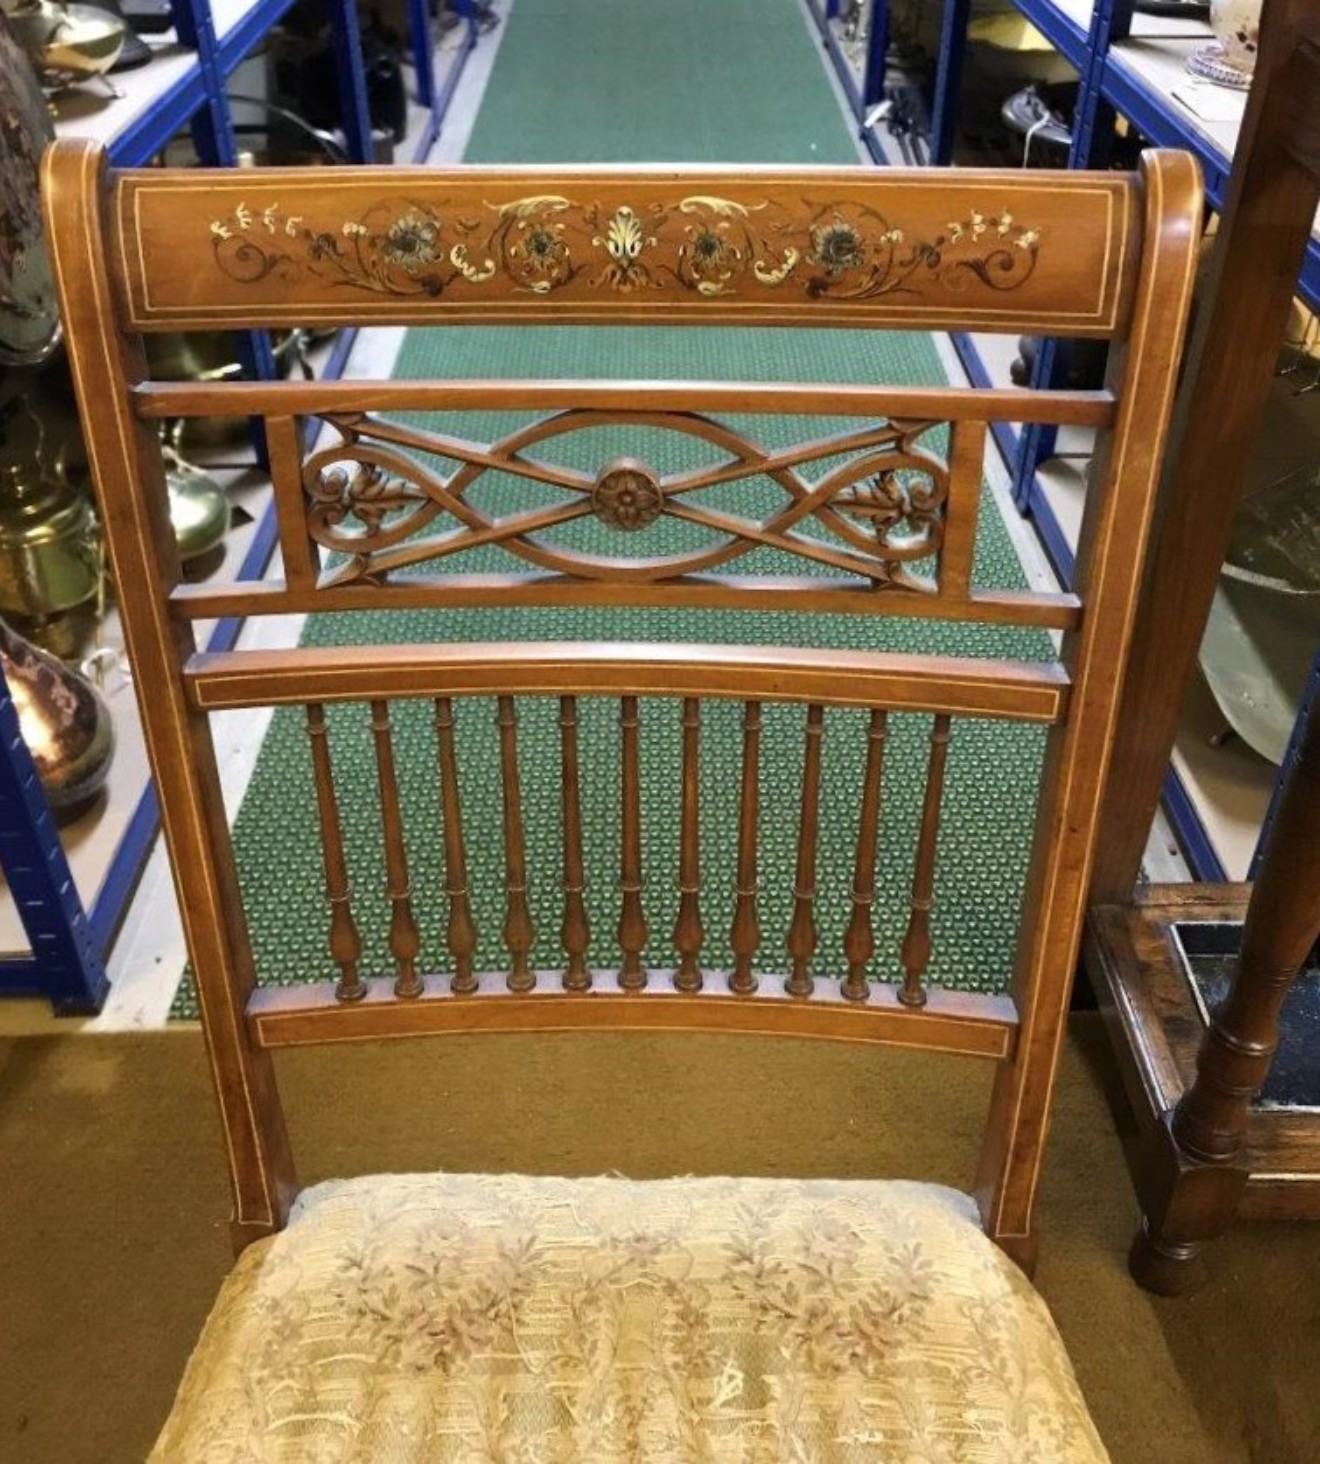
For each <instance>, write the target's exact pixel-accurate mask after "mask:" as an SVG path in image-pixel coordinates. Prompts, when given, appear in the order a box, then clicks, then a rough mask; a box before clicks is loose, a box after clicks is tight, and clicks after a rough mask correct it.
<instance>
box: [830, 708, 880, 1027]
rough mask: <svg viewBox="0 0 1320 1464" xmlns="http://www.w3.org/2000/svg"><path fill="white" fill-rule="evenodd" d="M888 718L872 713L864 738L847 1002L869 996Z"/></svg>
mask: <svg viewBox="0 0 1320 1464" xmlns="http://www.w3.org/2000/svg"><path fill="white" fill-rule="evenodd" d="M888 720H889V719H888V715H887V714H886V713H885V712H883V711H881V710H879V709H877V710H875V711H873V712H872V713H871V724H870V727H869V728H868V729H867V737H866V773H865V775H864V777H863V779H862V813H861V819H860V821H859V822H858V825H857V853H856V855H855V857H854V862H853V884H852V916H851V918H850V919H849V921H848V929H847V931H846V932H845V934H844V937H843V953H844V956H845V957H846V958H847V961H848V974H847V975H846V976H845V977H844V981H843V986H842V987H841V990H842V992H843V995H844V996H846V997H847V998H848V1000H849V1001H865V1000H866V998H867V995H868V990H869V989H868V987H867V984H866V967H867V964H868V962H869V961H870V959H871V957H872V956H873V955H874V954H875V924H874V914H873V908H874V905H875V854H876V845H877V843H878V840H879V835H880V783H881V777H882V774H883V772H884V761H885V734H886V731H887V730H888Z"/></svg>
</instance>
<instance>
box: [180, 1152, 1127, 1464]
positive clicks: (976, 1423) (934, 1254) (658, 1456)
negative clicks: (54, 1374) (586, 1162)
mask: <svg viewBox="0 0 1320 1464" xmlns="http://www.w3.org/2000/svg"><path fill="white" fill-rule="evenodd" d="M153 1458H154V1459H157V1460H163V1461H169V1464H176V1461H186V1464H192V1461H206V1464H211V1461H215V1464H220V1461H224V1464H238V1461H249V1460H252V1461H297V1464H317V1461H331V1460H335V1461H339V1460H355V1461H359V1460H361V1461H378V1460H379V1461H388V1464H395V1461H399V1464H402V1461H419V1464H420V1461H423V1460H425V1461H428V1464H430V1461H463V1464H477V1461H488V1464H495V1461H498V1464H534V1461H535V1464H580V1461H591V1464H597V1461H599V1464H608V1461H615V1460H620V1461H621V1460H639V1461H652V1460H662V1461H663V1460H711V1461H739V1464H743V1461H746V1464H753V1461H758V1464H759V1461H767V1464H768V1461H776V1464H778V1461H794V1464H808V1461H811V1464H815V1461H821V1464H823V1461H833V1460H841V1461H842V1460H847V1461H857V1460H889V1459H892V1460H896V1461H903V1464H990V1461H995V1464H1054V1461H1059V1464H1065V1461H1066V1464H1088V1461H1096V1460H1104V1459H1105V1458H1106V1455H1105V1451H1104V1449H1103V1447H1102V1445H1101V1443H1100V1441H1099V1438H1098V1436H1097V1435H1096V1432H1095V1429H1094V1427H1093V1426H1092V1424H1091V1421H1090V1419H1089V1417H1088V1415H1087V1412H1086V1408H1085V1405H1084V1403H1083V1402H1082V1398H1081V1395H1080V1393H1079V1391H1078V1388H1077V1384H1076V1381H1075V1380H1074V1378H1073V1373H1072V1369H1071V1367H1070V1365H1069V1363H1068V1359H1067V1357H1066V1356H1065V1354H1064V1351H1063V1346H1062V1344H1061V1342H1060V1340H1059V1337H1058V1335H1057V1333H1056V1332H1055V1330H1054V1326H1053V1323H1052V1322H1051V1320H1050V1317H1049V1313H1048V1312H1047V1310H1046V1308H1045V1305H1044V1303H1043V1302H1042V1301H1041V1300H1040V1298H1039V1297H1038V1296H1037V1295H1036V1294H1035V1292H1034V1291H1033V1290H1032V1289H1031V1286H1030V1285H1029V1283H1028V1282H1027V1281H1026V1279H1025V1278H1024V1277H1023V1276H1022V1275H1021V1273H1020V1272H1019V1271H1018V1270H1017V1268H1016V1267H1015V1266H1014V1265H1013V1264H1012V1263H1011V1262H1010V1261H1009V1260H1008V1259H1007V1258H1006V1257H1004V1256H1003V1255H1002V1253H1001V1252H1000V1251H999V1250H998V1249H997V1248H996V1247H995V1246H993V1245H992V1244H991V1243H990V1242H989V1241H988V1240H986V1238H985V1237H984V1236H983V1235H982V1233H981V1231H980V1229H979V1228H978V1226H977V1224H976V1222H975V1219H974V1211H973V1209H972V1206H971V1204H970V1202H969V1201H968V1200H967V1199H966V1198H965V1197H964V1196H961V1195H957V1194H955V1193H954V1192H953V1191H951V1190H945V1189H941V1188H939V1187H936V1186H931V1185H923V1184H910V1183H906V1182H901V1181H891V1182H883V1183H880V1182H834V1181H795V1180H746V1179H679V1180H666V1181H659V1182H651V1183H640V1182H632V1181H628V1180H622V1179H585V1180H584V1179H572V1180H568V1179H530V1178H518V1177H508V1176H501V1177H487V1176H453V1175H416V1176H412V1175H401V1176H388V1177H379V1178H372V1179H365V1180H349V1181H343V1182H336V1183H331V1184H324V1185H320V1186H317V1187H316V1188H313V1189H310V1190H308V1191H306V1192H305V1193H304V1195H303V1196H302V1198H301V1199H300V1201H299V1204H298V1207H297V1210H296V1213H295V1215H294V1217H293V1219H292V1220H291V1222H290V1224H289V1226H288V1228H287V1229H286V1230H285V1231H284V1232H283V1233H282V1234H280V1235H278V1236H275V1237H274V1238H272V1239H270V1240H267V1241H262V1242H259V1243H258V1244H256V1245H253V1246H251V1247H249V1249H248V1250H247V1251H246V1252H244V1254H243V1256H242V1258H241V1259H240V1260H239V1262H238V1264H237V1266H236V1268H235V1270H234V1271H233V1273H232V1274H231V1275H230V1277H229V1278H228V1280H227V1281H226V1283H225V1285H224V1288H223V1290H222V1291H221V1294H220V1298H219V1300H218V1302H217V1304H216V1307H215V1310H214V1312H213V1314H212V1316H211V1319H210V1321H209V1322H208V1323H207V1326H206V1330H205V1332H204V1333H203V1336H202V1339H201V1342H200V1344H199V1345H198V1348H197V1350H196V1352H195V1353H194V1355H193V1358H192V1360H191V1362H190V1363H189V1365H188V1369H187V1373H186V1375H185V1377H184V1380H183V1384H182V1386H181V1388H180V1391H179V1396H178V1399H177V1400H176V1403H175V1406H174V1411H173V1413H172V1414H171V1416H170V1419H169V1421H168V1423H167V1424H166V1426H165V1429H164V1432H163V1433H162V1435H161V1437H160V1439H159V1441H158V1443H157V1445H156V1450H155V1453H154V1454H153Z"/></svg>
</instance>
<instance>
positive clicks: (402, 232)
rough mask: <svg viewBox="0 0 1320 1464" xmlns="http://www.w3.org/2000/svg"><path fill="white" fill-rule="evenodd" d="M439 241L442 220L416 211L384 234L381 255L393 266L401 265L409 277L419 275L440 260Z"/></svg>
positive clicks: (397, 222) (408, 214)
mask: <svg viewBox="0 0 1320 1464" xmlns="http://www.w3.org/2000/svg"><path fill="white" fill-rule="evenodd" d="M439 237H440V223H439V220H437V219H434V218H430V217H428V216H427V215H426V214H422V213H418V212H417V210H416V209H414V210H412V211H411V212H410V213H406V214H404V215H403V216H402V217H401V218H399V219H396V220H395V221H394V223H392V224H391V225H390V227H389V228H388V229H387V230H386V231H385V239H384V242H383V243H382V245H381V253H382V254H383V255H384V256H385V258H386V259H388V260H389V261H390V263H391V264H397V265H399V266H400V267H401V268H402V269H403V270H405V271H406V272H407V273H408V274H416V273H417V271H418V270H419V269H423V268H424V267H425V266H426V265H428V264H434V263H435V261H436V260H437V259H438V258H439V257H440V251H439V249H438V248H437V240H438V239H439Z"/></svg>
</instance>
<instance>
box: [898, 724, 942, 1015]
mask: <svg viewBox="0 0 1320 1464" xmlns="http://www.w3.org/2000/svg"><path fill="white" fill-rule="evenodd" d="M950 728H951V722H950V719H949V718H948V717H945V716H940V717H936V718H935V722H934V725H933V726H932V727H931V731H930V760H929V762H928V763H927V765H926V794H925V797H924V799H923V800H922V805H921V833H920V834H919V835H918V838H917V858H916V864H915V866H914V868H913V871H912V903H911V915H910V916H909V918H908V927H907V932H906V934H905V935H904V936H903V949H902V961H903V973H904V974H903V985H902V987H901V988H900V989H899V993H898V999H899V1001H901V1002H902V1003H903V1005H904V1006H910V1007H920V1006H925V1005H926V988H925V985H924V978H925V975H926V967H927V966H928V965H929V964H930V908H931V904H932V902H933V900H934V898H935V851H936V848H937V847H938V844H939V837H940V802H941V799H942V798H943V796H944V766H945V763H946V761H947V759H948V753H949V732H950Z"/></svg>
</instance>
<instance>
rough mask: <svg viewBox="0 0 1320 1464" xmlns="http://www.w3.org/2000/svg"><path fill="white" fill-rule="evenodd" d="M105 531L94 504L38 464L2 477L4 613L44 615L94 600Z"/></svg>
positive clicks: (0, 608) (19, 466)
mask: <svg viewBox="0 0 1320 1464" xmlns="http://www.w3.org/2000/svg"><path fill="white" fill-rule="evenodd" d="M100 583H101V548H100V530H99V526H98V525H97V522H96V514H95V513H94V512H93V510H92V505H91V503H90V502H89V501H88V499H87V498H85V497H84V496H83V495H82V494H81V493H79V492H77V491H76V490H75V489H74V488H72V487H70V485H69V484H68V483H67V482H64V481H63V480H62V479H60V478H57V477H52V476H49V475H47V474H46V473H45V472H43V471H42V470H41V469H40V468H39V467H38V466H37V465H36V464H35V463H27V464H24V463H10V464H9V465H8V467H7V469H6V470H5V475H4V477H3V478H2V479H0V614H2V615H22V616H33V617H40V616H46V615H55V614H58V613H59V612H60V611H61V610H71V609H72V608H73V607H74V606H75V605H83V604H86V603H87V602H88V601H89V600H94V599H95V598H96V596H97V593H98V592H99V590H100Z"/></svg>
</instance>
